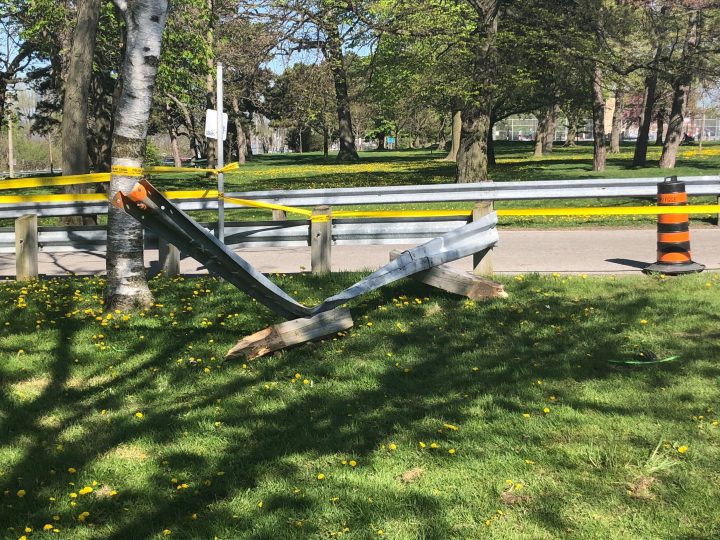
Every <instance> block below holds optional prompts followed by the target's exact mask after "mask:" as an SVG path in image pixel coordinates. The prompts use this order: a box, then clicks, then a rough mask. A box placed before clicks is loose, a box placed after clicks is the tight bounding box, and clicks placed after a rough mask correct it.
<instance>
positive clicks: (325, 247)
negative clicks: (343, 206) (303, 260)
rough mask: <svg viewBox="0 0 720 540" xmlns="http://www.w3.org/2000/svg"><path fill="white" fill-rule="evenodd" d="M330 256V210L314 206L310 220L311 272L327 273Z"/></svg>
mask: <svg viewBox="0 0 720 540" xmlns="http://www.w3.org/2000/svg"><path fill="white" fill-rule="evenodd" d="M331 256H332V211H331V210H330V207H329V206H328V205H322V206H318V207H316V208H315V209H314V210H313V212H312V221H311V222H310V267H311V268H312V273H313V274H329V273H330V272H331Z"/></svg>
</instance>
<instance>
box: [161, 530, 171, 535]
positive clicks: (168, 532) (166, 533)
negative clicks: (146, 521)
mask: <svg viewBox="0 0 720 540" xmlns="http://www.w3.org/2000/svg"><path fill="white" fill-rule="evenodd" d="M171 534H172V531H171V530H170V529H163V536H170V535H171Z"/></svg>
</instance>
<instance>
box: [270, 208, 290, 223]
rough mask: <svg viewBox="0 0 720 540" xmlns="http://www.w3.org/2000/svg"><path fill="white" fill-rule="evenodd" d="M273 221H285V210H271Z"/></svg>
mask: <svg viewBox="0 0 720 540" xmlns="http://www.w3.org/2000/svg"><path fill="white" fill-rule="evenodd" d="M272 216H273V221H287V212H285V210H273V211H272Z"/></svg>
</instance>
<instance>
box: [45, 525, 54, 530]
mask: <svg viewBox="0 0 720 540" xmlns="http://www.w3.org/2000/svg"><path fill="white" fill-rule="evenodd" d="M53 527H54V525H53V524H52V523H46V524H45V525H43V531H52V530H53Z"/></svg>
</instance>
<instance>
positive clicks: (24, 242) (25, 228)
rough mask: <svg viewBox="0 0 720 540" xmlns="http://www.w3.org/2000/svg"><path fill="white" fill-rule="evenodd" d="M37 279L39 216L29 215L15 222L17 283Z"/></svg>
mask: <svg viewBox="0 0 720 540" xmlns="http://www.w3.org/2000/svg"><path fill="white" fill-rule="evenodd" d="M37 277H38V228H37V216H36V215H35V214H27V215H24V216H21V217H19V218H17V219H16V220H15V279H16V280H17V281H27V280H29V279H36V278H37Z"/></svg>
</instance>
